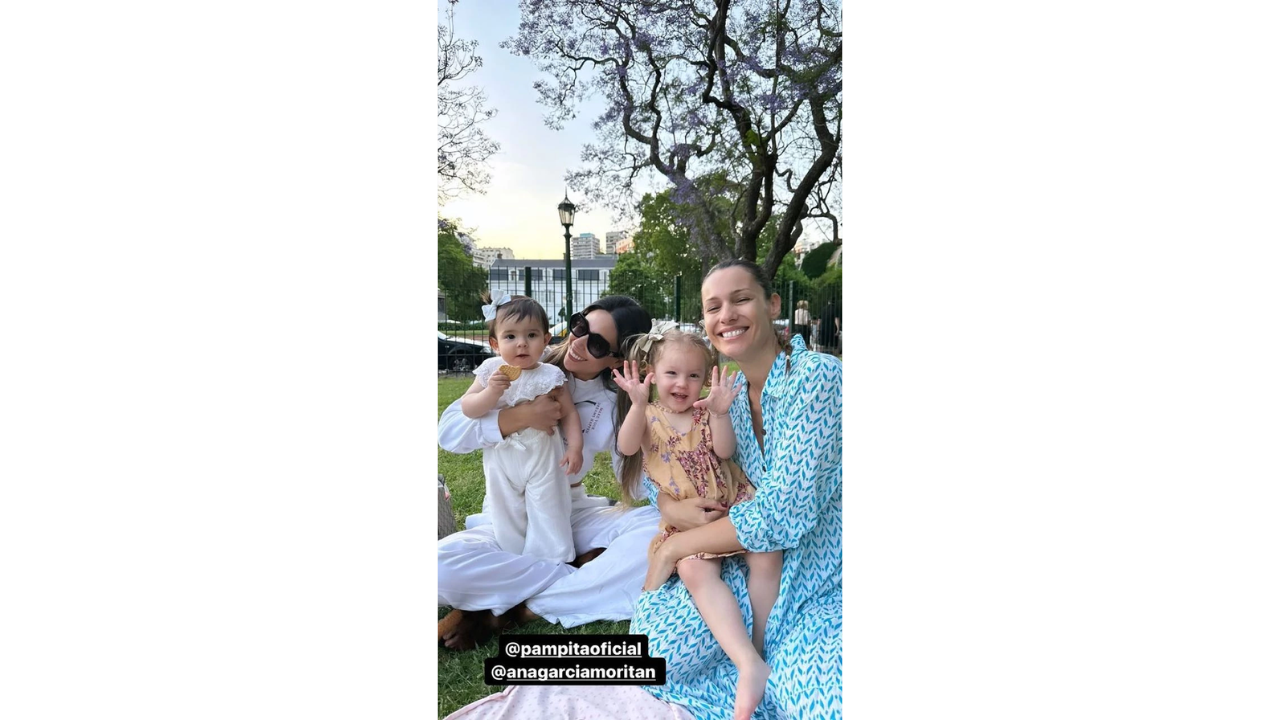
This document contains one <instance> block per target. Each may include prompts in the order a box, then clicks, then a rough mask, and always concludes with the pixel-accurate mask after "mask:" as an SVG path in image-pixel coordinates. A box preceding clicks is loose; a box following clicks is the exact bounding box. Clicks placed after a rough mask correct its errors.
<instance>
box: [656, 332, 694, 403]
mask: <svg viewBox="0 0 1280 720" xmlns="http://www.w3.org/2000/svg"><path fill="white" fill-rule="evenodd" d="M706 362H707V360H706V358H705V357H704V356H703V355H702V354H701V353H699V352H696V351H694V350H691V349H690V348H686V347H681V346H672V347H669V348H664V349H663V351H662V354H661V355H660V356H659V357H658V362H657V364H656V365H654V369H653V374H654V376H655V379H654V384H656V385H657V386H658V402H660V403H662V405H663V407H665V408H667V409H668V410H671V411H672V412H677V413H682V412H684V411H686V410H688V409H689V408H691V407H693V404H694V403H695V402H697V401H698V398H699V397H701V396H702V385H703V383H705V382H706V380H707V375H706V371H707V368H706Z"/></svg>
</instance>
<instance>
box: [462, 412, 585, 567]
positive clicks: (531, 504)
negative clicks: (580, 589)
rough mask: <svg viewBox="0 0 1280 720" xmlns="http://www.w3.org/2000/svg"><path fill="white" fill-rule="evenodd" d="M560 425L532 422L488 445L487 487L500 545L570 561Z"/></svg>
mask: <svg viewBox="0 0 1280 720" xmlns="http://www.w3.org/2000/svg"><path fill="white" fill-rule="evenodd" d="M563 457H564V441H563V440H561V438H560V430H559V429H557V430H556V431H555V433H554V434H552V435H548V434H546V433H545V432H541V431H539V430H535V429H533V428H529V429H526V430H521V431H520V432H518V433H515V434H513V435H511V436H509V437H508V438H507V439H506V440H504V441H503V442H502V443H501V444H500V445H498V446H497V447H494V448H490V449H488V450H485V451H484V492H485V497H486V498H487V499H488V501H489V513H490V516H491V517H492V518H493V532H494V536H495V537H496V538H497V541H498V547H500V548H502V549H503V550H505V551H506V552H509V553H514V554H516V555H528V556H531V557H536V558H542V559H543V560H552V561H555V562H569V561H570V560H573V558H574V557H576V556H575V555H574V554H573V531H572V529H571V528H570V526H569V511H570V503H569V476H568V475H566V474H565V472H564V468H562V467H560V460H561V458H563Z"/></svg>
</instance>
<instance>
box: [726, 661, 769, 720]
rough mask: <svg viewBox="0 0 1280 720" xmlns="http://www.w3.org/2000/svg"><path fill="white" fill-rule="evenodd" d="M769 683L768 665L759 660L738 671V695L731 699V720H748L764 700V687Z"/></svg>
mask: <svg viewBox="0 0 1280 720" xmlns="http://www.w3.org/2000/svg"><path fill="white" fill-rule="evenodd" d="M768 681H769V665H768V663H766V662H765V661H764V660H762V659H760V658H755V662H753V663H751V664H750V665H748V666H747V667H745V668H739V669H738V694H737V696H736V697H734V699H733V720H750V718H751V713H753V712H755V711H756V708H757V707H759V706H760V701H761V700H763V699H764V686H765V683H767V682H768Z"/></svg>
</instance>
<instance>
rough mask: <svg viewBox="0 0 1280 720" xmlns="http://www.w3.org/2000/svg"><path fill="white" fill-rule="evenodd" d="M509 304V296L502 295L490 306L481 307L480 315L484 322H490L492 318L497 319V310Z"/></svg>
mask: <svg viewBox="0 0 1280 720" xmlns="http://www.w3.org/2000/svg"><path fill="white" fill-rule="evenodd" d="M509 302H511V295H510V294H507V295H503V296H502V297H500V298H498V299H497V300H494V301H493V304H492V305H481V306H480V314H482V315H484V319H485V322H492V321H493V319H494V318H496V317H498V308H500V307H502V306H503V305H506V304H507V303H509Z"/></svg>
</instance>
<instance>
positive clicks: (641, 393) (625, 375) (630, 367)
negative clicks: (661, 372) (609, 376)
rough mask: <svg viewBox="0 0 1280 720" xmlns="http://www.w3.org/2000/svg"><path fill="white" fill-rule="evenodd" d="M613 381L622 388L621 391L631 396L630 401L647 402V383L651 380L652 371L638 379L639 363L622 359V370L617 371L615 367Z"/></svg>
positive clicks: (644, 403)
mask: <svg viewBox="0 0 1280 720" xmlns="http://www.w3.org/2000/svg"><path fill="white" fill-rule="evenodd" d="M613 381H614V382H616V383H617V384H618V387H620V388H622V391H623V392H625V393H626V394H627V395H629V396H630V397H631V402H632V403H634V404H636V405H648V404H649V385H650V384H651V383H652V382H653V373H649V374H648V375H645V377H644V380H643V381H641V379H640V363H638V362H636V361H634V360H633V361H630V362H628V361H623V363H622V372H621V373H619V372H618V370H617V368H614V371H613Z"/></svg>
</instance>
